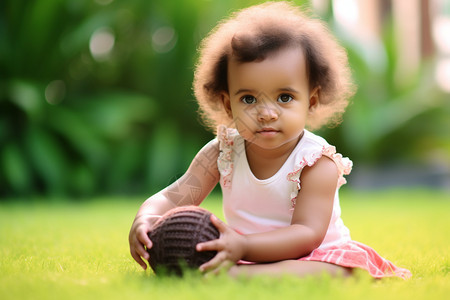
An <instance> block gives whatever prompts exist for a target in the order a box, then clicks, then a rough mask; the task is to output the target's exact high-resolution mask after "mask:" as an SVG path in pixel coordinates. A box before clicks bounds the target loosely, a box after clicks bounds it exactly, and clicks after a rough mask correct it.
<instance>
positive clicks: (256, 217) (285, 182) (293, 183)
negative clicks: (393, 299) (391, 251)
mask: <svg viewBox="0 0 450 300" xmlns="http://www.w3.org/2000/svg"><path fill="white" fill-rule="evenodd" d="M217 139H218V141H219V147H220V154H219V158H218V160H217V163H218V169H219V172H220V185H221V188H222V194H223V211H224V214H225V218H226V221H227V223H228V225H229V226H230V227H231V228H233V229H234V230H236V231H237V232H239V233H241V234H251V233H261V232H267V231H271V230H275V229H278V228H282V227H286V226H289V225H290V223H291V218H292V213H293V209H294V206H295V199H296V198H297V194H298V191H299V190H300V189H301V182H300V174H301V172H302V170H303V168H304V167H305V166H313V165H314V164H315V163H316V162H317V161H318V160H319V158H321V157H322V156H327V157H329V158H330V159H332V160H333V161H334V162H335V163H336V166H337V167H338V172H339V179H338V187H337V189H336V193H335V198H334V203H333V212H332V216H331V220H330V224H329V226H328V230H327V232H326V235H325V238H324V240H323V242H322V243H321V245H320V246H319V247H318V248H316V249H315V250H314V251H313V252H311V254H309V255H308V256H306V257H301V258H299V259H300V260H310V261H323V262H328V263H333V264H337V265H341V266H344V267H350V268H355V267H359V268H363V269H366V270H367V271H369V273H370V274H371V275H372V276H373V277H376V278H381V277H386V276H399V277H402V278H408V277H410V276H411V273H410V272H409V271H408V270H406V269H402V268H398V267H396V266H395V265H393V264H392V263H391V262H389V261H388V260H386V259H384V258H382V257H381V256H379V255H378V254H377V253H376V252H375V251H374V250H373V249H372V248H370V247H368V246H366V245H364V244H361V243H359V242H355V241H352V240H351V238H350V232H349V230H348V228H347V227H346V226H345V225H344V222H343V221H342V219H341V208H340V205H339V193H338V191H339V187H340V186H341V185H343V184H345V183H346V180H345V178H344V175H348V174H349V173H350V171H351V169H352V162H351V161H350V160H349V159H348V158H345V157H342V155H341V154H339V153H336V149H335V147H334V146H331V145H329V144H328V143H327V142H326V141H325V139H323V138H321V137H319V136H317V135H315V134H313V133H311V132H309V131H307V130H305V132H304V135H303V137H302V138H301V140H300V141H299V142H298V144H297V146H296V147H295V149H294V150H293V151H292V153H291V154H290V156H289V157H288V159H287V160H286V162H285V163H284V164H283V166H282V167H281V168H280V169H279V170H278V172H277V173H276V174H275V175H273V176H272V177H270V178H267V179H263V180H260V179H258V178H256V177H255V176H254V175H253V173H252V171H251V170H250V167H249V165H248V161H247V157H246V153H245V143H244V139H243V138H242V137H241V136H240V135H239V134H238V132H237V130H236V129H232V128H226V127H225V126H219V127H218V131H217Z"/></svg>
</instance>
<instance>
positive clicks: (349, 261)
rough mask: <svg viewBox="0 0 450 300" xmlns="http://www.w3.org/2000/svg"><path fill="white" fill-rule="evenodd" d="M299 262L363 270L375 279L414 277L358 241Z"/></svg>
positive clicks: (318, 253)
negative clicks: (324, 263)
mask: <svg viewBox="0 0 450 300" xmlns="http://www.w3.org/2000/svg"><path fill="white" fill-rule="evenodd" d="M299 260H301V261H321V262H327V263H331V264H335V265H339V266H342V267H347V268H362V269H365V270H367V271H368V272H369V274H370V275H371V276H372V277H374V278H383V277H392V276H398V277H401V278H403V279H408V278H410V277H411V276H412V275H411V272H410V271H409V270H407V269H403V268H399V267H397V266H395V265H394V264H393V263H392V262H390V261H389V260H387V259H384V258H383V257H381V256H380V255H379V254H378V253H377V252H376V251H375V250H374V249H372V248H370V247H369V246H366V245H364V244H362V243H359V242H356V241H349V242H347V243H345V244H341V245H337V246H330V247H327V248H324V249H321V248H317V249H316V250H314V251H313V252H311V254H309V255H308V256H305V257H302V258H300V259H299Z"/></svg>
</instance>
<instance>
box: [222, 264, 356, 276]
mask: <svg viewBox="0 0 450 300" xmlns="http://www.w3.org/2000/svg"><path fill="white" fill-rule="evenodd" d="M323 273H328V274H330V275H331V276H350V275H351V273H352V270H351V269H350V268H345V267H341V266H338V265H334V264H329V263H325V262H319V261H299V260H284V261H280V262H275V263H269V264H254V265H236V266H233V267H232V268H231V269H230V270H229V274H230V275H231V276H233V277H237V276H240V275H244V276H249V277H251V276H254V275H270V276H282V275H295V276H299V277H305V276H308V275H320V274H323Z"/></svg>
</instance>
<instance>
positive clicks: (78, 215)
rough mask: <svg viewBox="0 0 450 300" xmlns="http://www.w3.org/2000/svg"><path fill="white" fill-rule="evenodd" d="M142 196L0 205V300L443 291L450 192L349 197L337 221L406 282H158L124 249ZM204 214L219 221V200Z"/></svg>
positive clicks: (449, 284) (420, 295) (447, 283)
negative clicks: (404, 274) (404, 273)
mask: <svg viewBox="0 0 450 300" xmlns="http://www.w3.org/2000/svg"><path fill="white" fill-rule="evenodd" d="M142 200H143V199H136V198H134V199H94V200H93V201H91V202H84V203H67V202H66V203H55V202H51V203H48V202H47V203H39V202H35V203H24V202H19V203H14V202H6V203H0V299H133V298H135V299H138V298H141V299H142V298H143V299H233V300H234V299H274V298H275V299H291V298H292V299H294V298H296V299H328V298H330V299H331V298H333V299H383V300H384V299H394V298H395V299H399V298H400V299H446V297H448V295H449V293H450V280H449V270H450V259H449V258H450V247H449V245H450V232H449V228H450V219H449V217H450V195H449V193H448V192H447V193H445V192H433V191H421V190H414V191H384V192H370V193H369V192H358V193H357V192H349V191H346V192H345V193H343V194H342V195H341V205H342V208H343V218H344V222H345V223H346V224H347V226H348V227H350V230H351V232H352V237H353V239H355V240H358V241H361V242H363V243H366V244H368V245H370V246H372V247H373V248H375V249H376V250H377V251H378V252H379V253H380V254H381V255H383V256H385V257H386V258H388V259H390V260H391V261H393V262H394V263H395V264H397V265H399V266H402V267H406V268H409V269H410V270H411V271H412V272H413V278H412V279H410V280H407V281H404V280H401V279H397V278H388V279H383V280H372V279H371V278H370V277H369V276H368V275H366V274H365V273H364V272H357V273H356V275H355V276H354V277H352V278H347V279H342V278H329V277H327V276H322V277H316V278H303V279H298V278H293V277H285V278H278V279H276V278H267V277H260V278H253V279H240V280H236V279H231V278H228V277H227V276H225V275H220V276H218V277H211V278H205V277H202V276H199V275H196V274H192V275H190V276H187V277H186V278H183V279H180V278H167V277H166V278H157V277H156V276H154V275H153V274H152V273H151V272H143V271H142V270H141V269H140V268H139V267H138V265H137V264H136V263H134V262H133V261H132V259H131V257H130V255H129V253H128V241H127V238H128V230H129V227H130V225H131V222H132V220H133V218H134V215H135V213H136V211H137V209H138V207H139V205H140V203H141V201H142ZM204 206H205V207H206V208H209V209H211V210H213V211H215V212H216V213H217V214H218V215H219V216H221V209H220V201H218V197H210V198H209V199H207V200H206V202H205V205H204Z"/></svg>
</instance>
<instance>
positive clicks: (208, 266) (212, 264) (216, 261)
mask: <svg viewBox="0 0 450 300" xmlns="http://www.w3.org/2000/svg"><path fill="white" fill-rule="evenodd" d="M224 261H226V254H225V253H224V252H218V253H217V254H216V256H214V257H213V258H212V259H211V260H210V261H208V262H206V263H204V264H203V265H201V266H200V268H199V269H200V271H201V272H206V271H211V270H214V269H218V268H219V267H220V265H221V264H222V263H223V262H224Z"/></svg>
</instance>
